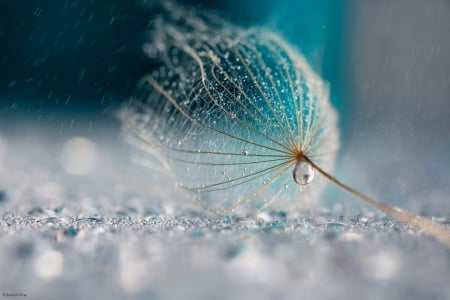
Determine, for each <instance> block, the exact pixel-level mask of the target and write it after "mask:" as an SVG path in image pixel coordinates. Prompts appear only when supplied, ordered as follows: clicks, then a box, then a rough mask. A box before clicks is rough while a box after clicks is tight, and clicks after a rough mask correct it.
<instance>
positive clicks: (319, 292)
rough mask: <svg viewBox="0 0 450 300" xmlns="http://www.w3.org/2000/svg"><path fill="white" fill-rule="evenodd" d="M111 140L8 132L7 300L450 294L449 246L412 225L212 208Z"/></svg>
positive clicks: (2, 220)
mask: <svg viewBox="0 0 450 300" xmlns="http://www.w3.org/2000/svg"><path fill="white" fill-rule="evenodd" d="M23 132H26V131H23ZM39 132H45V130H41V129H39ZM66 133H67V129H66ZM97 136H104V135H103V134H102V133H101V129H100V128H94V129H93V130H92V135H85V136H84V138H83V139H70V135H69V137H68V135H67V134H64V135H58V133H55V132H53V134H49V135H48V136H40V135H36V133H35V132H33V131H32V130H28V133H26V134H25V133H24V134H22V135H21V136H20V138H16V139H15V138H14V137H12V136H7V135H5V134H3V135H2V137H1V146H0V153H2V154H1V155H0V157H1V164H0V178H1V186H0V190H1V193H0V249H1V252H0V270H2V274H1V279H0V292H1V293H4V295H5V298H8V295H18V296H16V297H14V298H25V297H24V296H20V295H23V294H26V298H27V299H141V298H142V299H145V298H146V299H299V298H303V299H449V298H450V285H449V278H450V251H449V249H448V248H445V247H444V246H442V245H440V244H438V243H436V242H434V241H433V240H432V239H430V238H428V237H426V236H424V235H422V234H421V233H420V232H417V231H415V230H413V229H411V228H409V227H407V226H404V225H402V224H398V223H396V222H394V221H392V220H391V219H389V218H386V217H384V216H381V215H377V214H374V213H372V212H370V211H369V210H365V209H363V208H360V209H358V208H348V206H347V205H345V203H344V204H343V205H339V204H338V205H335V207H334V208H332V209H330V210H329V211H327V210H318V211H314V212H310V213H305V214H303V215H293V214H289V213H284V212H274V213H262V214H259V215H257V216H256V217H251V218H233V217H231V218H227V217H225V218H222V217H215V216H211V215H208V214H206V213H204V212H202V211H199V210H195V209H191V208H186V207H185V206H184V205H183V203H184V201H183V198H184V197H185V195H182V194H180V193H179V192H178V191H177V190H176V189H173V188H171V183H169V182H165V181H164V180H165V179H163V178H162V177H161V176H160V175H159V174H156V175H157V176H155V174H153V175H152V174H151V173H149V171H144V170H143V169H139V168H138V167H137V166H134V165H132V164H129V162H127V161H126V159H123V157H125V156H124V155H125V154H124V153H125V152H126V151H125V148H124V146H123V144H122V143H121V142H120V139H116V138H114V137H113V138H110V139H109V140H101V139H99V138H98V137H97ZM74 149H76V150H77V151H73V150H74ZM80 153H81V154H80ZM127 155H128V154H127ZM119 158H120V159H119ZM145 172H147V173H145ZM155 177H159V178H160V179H159V180H160V181H158V178H155ZM163 181H164V182H163ZM174 199H177V200H181V201H175V200H174ZM342 199H343V200H345V201H347V200H348V199H347V198H345V196H343V198H342ZM438 221H440V222H443V223H445V224H447V225H446V226H449V227H450V218H441V219H439V220H438Z"/></svg>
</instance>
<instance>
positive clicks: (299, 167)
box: [292, 159, 314, 185]
mask: <svg viewBox="0 0 450 300" xmlns="http://www.w3.org/2000/svg"><path fill="white" fill-rule="evenodd" d="M292 176H293V177H294V180H295V182H297V183H298V184H300V185H306V184H310V183H311V182H312V181H313V179H314V169H313V167H312V166H311V165H310V164H309V163H308V162H307V161H305V160H304V159H300V160H299V161H298V162H297V164H296V165H295V167H294V170H293V171H292Z"/></svg>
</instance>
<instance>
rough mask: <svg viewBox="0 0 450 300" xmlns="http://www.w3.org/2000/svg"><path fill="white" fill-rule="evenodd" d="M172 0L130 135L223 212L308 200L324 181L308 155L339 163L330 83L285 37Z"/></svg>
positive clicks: (135, 104) (157, 30)
mask: <svg viewBox="0 0 450 300" xmlns="http://www.w3.org/2000/svg"><path fill="white" fill-rule="evenodd" d="M169 6H170V9H167V12H166V13H165V14H162V15H160V16H159V18H158V20H157V21H156V22H153V29H152V30H151V31H152V32H153V34H150V35H149V36H151V40H150V41H147V42H146V44H145V46H144V51H145V53H146V54H147V55H149V57H150V58H152V59H154V60H155V64H156V65H158V67H157V68H156V70H153V71H152V72H150V75H149V76H148V77H145V78H143V79H142V81H141V83H140V85H139V88H138V91H137V93H136V96H135V97H134V98H133V100H132V101H131V102H130V103H129V104H128V105H127V106H126V107H124V108H123V109H122V111H121V113H120V117H121V119H122V122H123V124H124V126H123V128H124V130H125V132H126V133H128V136H129V140H130V141H132V143H133V144H137V145H141V146H142V145H143V146H142V147H140V148H143V149H146V150H144V151H143V155H148V156H151V157H152V158H156V159H158V160H159V161H160V164H161V165H162V166H163V167H164V168H165V169H166V171H167V172H168V173H169V174H170V176H172V177H173V178H174V180H175V181H176V182H177V184H178V186H179V187H182V188H184V189H185V190H187V191H191V192H196V194H197V196H198V200H199V201H200V202H201V203H202V204H203V205H204V206H206V207H208V208H210V209H212V210H213V211H216V212H225V213H229V212H236V211H238V210H241V209H242V210H245V209H243V208H247V207H248V208H251V209H252V210H261V209H266V208H268V207H273V206H277V207H278V208H283V209H302V208H306V207H308V206H309V205H310V203H311V202H313V200H315V199H317V198H318V196H319V195H320V193H321V191H322V189H323V185H324V181H323V180H320V179H319V180H316V179H315V178H314V170H313V168H312V167H311V166H310V165H309V163H308V162H307V161H306V160H304V159H303V158H304V157H308V158H310V159H313V160H314V162H315V163H317V164H319V165H320V166H322V167H324V168H327V170H331V169H332V167H333V162H334V154H335V152H336V151H337V149H338V144H339V143H338V130H337V116H336V113H335V111H334V109H333V108H332V107H331V105H330V103H329V95H328V88H327V85H326V84H325V83H324V82H323V81H322V80H321V79H320V77H319V76H318V75H317V74H315V73H314V71H313V70H312V69H311V68H310V66H309V65H308V63H307V61H306V60H305V58H304V57H303V56H302V55H301V53H299V52H298V51H297V50H296V49H294V48H293V47H292V46H291V45H289V44H288V43H287V42H286V41H285V40H283V39H282V38H281V37H280V36H279V35H277V34H275V33H273V32H270V31H268V30H266V29H263V28H247V29H244V28H241V27H238V26H235V25H233V24H230V23H229V22H227V21H225V20H222V19H220V18H219V17H217V16H215V15H214V14H212V13H205V12H199V11H197V10H195V9H189V10H185V9H184V8H182V7H179V6H177V5H174V4H173V3H171V4H170V5H169ZM161 49H164V51H160V50H161ZM155 52H157V53H158V55H154V53H155ZM313 179H314V180H313ZM293 180H294V181H295V182H296V183H298V184H299V185H297V184H291V183H292V181H293ZM300 185H302V186H300Z"/></svg>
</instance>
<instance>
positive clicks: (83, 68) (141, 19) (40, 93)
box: [0, 0, 343, 120]
mask: <svg viewBox="0 0 450 300" xmlns="http://www.w3.org/2000/svg"><path fill="white" fill-rule="evenodd" d="M184 2H186V4H188V5H196V6H200V7H205V9H214V10H217V11H219V13H220V14H222V15H223V16H224V17H226V18H227V19H230V20H231V21H232V22H234V23H237V24H240V25H242V26H255V25H262V26H268V27H269V28H273V30H275V31H276V32H280V33H281V34H282V35H283V36H284V37H286V38H287V39H288V40H289V41H290V42H291V43H293V44H295V45H296V47H297V48H299V49H300V50H301V51H302V52H303V53H304V54H305V56H306V57H307V58H308V60H309V61H310V63H311V64H312V66H313V67H314V68H315V69H316V71H318V72H319V73H321V74H323V76H324V77H325V80H327V81H329V82H330V83H331V86H332V93H333V101H334V103H335V104H338V103H339V93H340V86H341V83H340V80H339V79H340V78H341V74H340V70H341V67H340V64H341V63H340V62H341V61H342V60H341V56H342V55H341V54H342V44H343V43H342V42H341V41H342V40H341V35H342V34H341V33H342V11H343V9H342V4H341V3H340V2H339V1H326V0H323V1H307V0H302V1H289V0H284V1H278V2H273V1H245V2H236V1H184ZM155 7H156V6H151V7H150V8H148V7H147V8H144V7H143V6H142V5H141V4H140V3H138V1H136V2H135V1H119V0H109V1H106V0H104V1H102V0H97V1H87V0H84V1H52V0H46V1H39V2H37V1H36V2H35V1H2V2H0V22H1V23H0V24H1V28H0V39H1V40H2V45H3V47H2V49H1V50H0V70H2V71H1V72H0V101H1V102H0V117H1V118H16V117H18V116H22V117H25V118H29V119H31V120H34V119H37V120H41V119H51V118H52V114H58V115H59V116H60V117H61V118H64V115H67V116H70V115H73V114H76V115H90V117H95V115H96V114H102V113H105V112H106V113H108V112H109V111H110V110H111V109H114V108H115V107H117V106H118V105H119V104H120V103H122V102H123V101H126V100H127V98H128V97H129V96H130V95H132V94H133V91H134V88H135V86H136V83H137V81H138V80H139V78H141V77H142V76H143V75H145V74H148V73H149V72H150V71H151V69H152V65H151V63H150V62H149V61H148V60H147V59H146V58H145V57H144V55H143V54H142V45H143V43H144V41H145V33H146V28H147V26H148V24H149V23H150V22H151V20H152V15H154V14H155V13H158V9H157V8H155Z"/></svg>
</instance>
